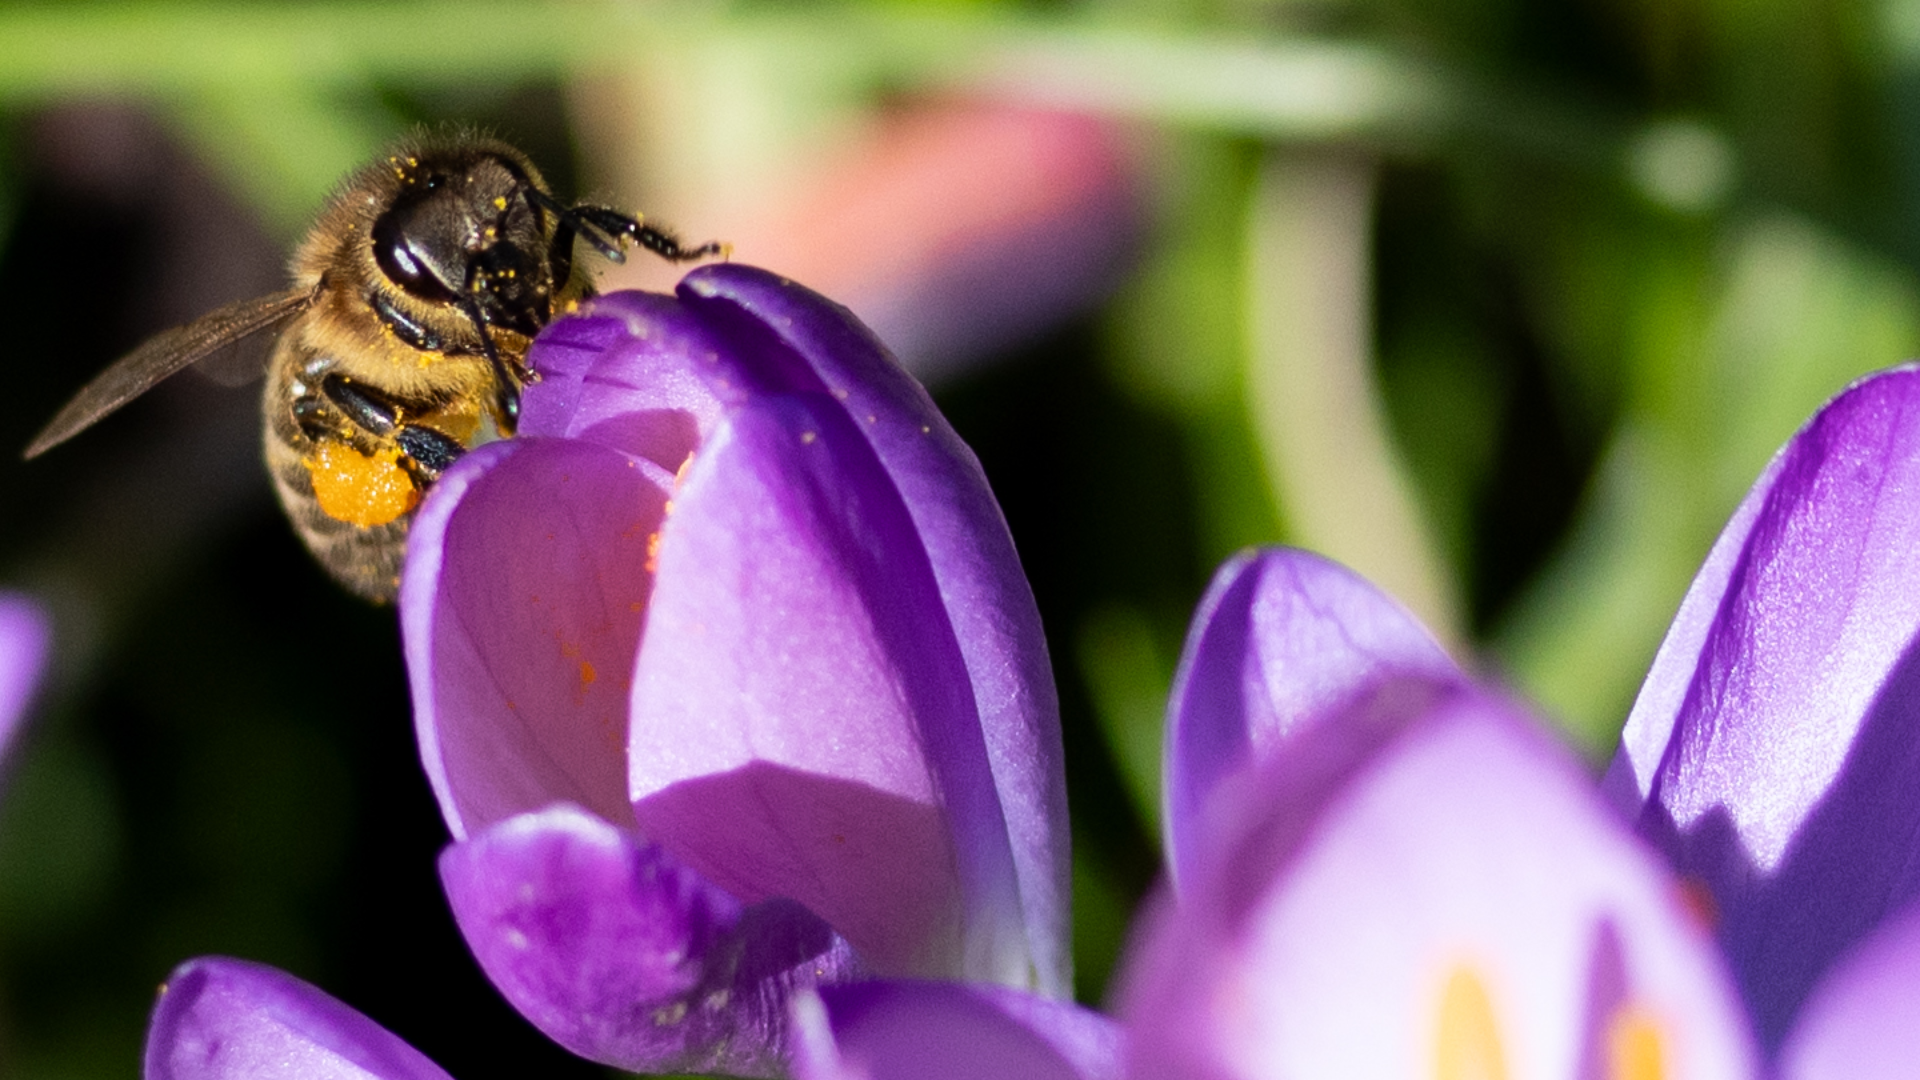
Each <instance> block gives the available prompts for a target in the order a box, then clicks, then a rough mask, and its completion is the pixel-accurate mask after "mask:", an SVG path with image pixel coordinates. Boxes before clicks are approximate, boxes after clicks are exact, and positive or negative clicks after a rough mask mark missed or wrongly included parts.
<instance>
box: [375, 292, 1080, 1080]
mask: <svg viewBox="0 0 1920 1080" xmlns="http://www.w3.org/2000/svg"><path fill="white" fill-rule="evenodd" d="M531 361H532V363H533V366H534V368H535V369H536V370H537V371H538V372H539V373H540V376H541V379H540V381H539V382H538V383H537V384H535V385H534V386H532V387H530V388H529V389H528V391H527V394H526V398H525V402H524V406H523V413H522V422H521V427H520V434H521V436H522V437H521V438H518V439H514V440H511V441H508V442H502V443H496V444H493V445H489V446H486V447H483V448H481V449H479V450H477V451H475V452H473V453H471V454H469V455H467V456H466V457H465V458H464V459H462V460H461V461H460V462H459V463H458V464H457V465H456V467H455V468H453V469H451V470H449V471H448V473H447V475H446V476H445V477H443V478H442V479H441V481H440V483H439V484H438V485H436V487H435V488H434V491H433V493H432V494H431V496H430V497H429V498H428V500H427V502H426V504H425V505H424V506H423V507H422V508H421V511H420V515H419V517H418V519H417V520H416V522H415V525H414V527H413V536H412V540H411V544H410V547H409V553H408V562H407V570H406V575H405V580H404V583H403V585H402V589H401V595H400V609H401V621H402V627H403V630H404V633H405V637H406V649H407V659H408V667H409V669H410V675H411V679H412V684H413V696H414V705H415V714H416V720H417V724H418V728H419V735H420V745H421V749H422V755H423V758H424V760H425V764H426V768H427V772H428V775H429V777H430V778H431V780H432V783H433V787H434V790H435V792H436V794H437V795H438V796H439V800H440V805H441V808H442V811H443V812H444V814H445V816H446V819H447V822H448V825H449V828H450V829H451V830H452V832H453V835H454V839H455V844H454V846H453V847H452V848H450V849H449V850H448V852H447V853H446V855H445V856H444V857H443V859H442V862H441V869H442V877H443V879H444V881H445V883H446V886H447V892H448V897H449V899H450V901H451V903H452V906H453V909H454V913H455V917H456V919H457V920H458V921H459V923H460V926H461V929H462V931H463V932H464V933H465V934H466V937H467V940H468V942H469V944H470V945H471V946H472V947H473V949H474V952H475V954H476V955H477V956H478V958H479V960H480V962H481V964H482V966H483V967H484V968H486V970H487V972H488V974H489V975H490V976H491V977H492V979H493V981H494V983H495V984H496V985H497V986H498V987H500V989H501V990H502V992H503V993H505V994H506V995H507V997H508V998H509V999H510V1000H511V1001H512V1002H513V1003H514V1005H515V1006H516V1007H517V1008H519V1009H520V1010H521V1012H523V1013H524V1014H525V1015H527V1016H528V1017H529V1018H530V1019H531V1020H533V1021H534V1023H536V1024H537V1025H539V1026H540V1027H541V1028H542V1029H543V1030H545V1031H546V1032H547V1033H548V1034H549V1035H551V1036H553V1037H554V1038H555V1039H556V1040H558V1041H559V1042H561V1043H562V1044H563V1045H565V1046H567V1047H568V1048H570V1049H572V1050H574V1051H575V1052H577V1053H580V1054H582V1055H584V1056H587V1057H590V1058H593V1059H595V1060H599V1061H603V1062H607V1063H609V1064H614V1065H618V1066H621V1067H624V1068H629V1069H644V1070H659V1069H669V1068H703V1069H724V1070H729V1071H735V1072H747V1073H771V1072H777V1071H779V1070H780V1069H781V1068H782V1067H783V1062H784V1059H785V1056H786V1053H787V1048H786V1034H785V1031H786V1000H787V997H788V995H789V994H790V993H791V992H792V991H793V990H794V989H795V988H796V987H800V986H806V985H811V984H814V983H819V982H825V981H833V980H837V979H843V978H846V977H848V976H850V975H851V974H853V973H855V972H860V973H866V974H873V975H881V976H889V977H895V976H898V977H940V978H958V979H967V980H975V981H983V982H990V983H999V984H1005V985H1009V986H1019V987H1026V988H1031V989H1034V990H1037V991H1039V992H1042V993H1045V994H1052V995H1058V994H1061V993H1064V992H1065V990H1066V988H1067V986H1068V985H1069V979H1068V971H1067V963H1068V951H1067V926H1066V904H1065V897H1066V808H1065V795H1064V780H1063V772H1062V765H1061V756H1060V734H1059V721H1058V717H1057V708H1056V702H1055V698H1054V691H1053V686H1052V682H1051V678H1050V674H1049V669H1048V662H1047V656H1046V651H1045V643H1044V641H1043V639H1042V637H1041V632H1040V624H1039V618H1038V615H1037V612H1036V609H1035V607H1034V604H1033V599H1032V596H1031V593H1030V591H1029V590H1028V587H1027V584H1026V580H1025V578H1024V577H1023V575H1022V573H1021V570H1020V566H1019V562H1018V559H1017V558H1016V556H1015V554H1014V551H1013V545H1012V541H1011V539H1010V538H1009V536H1008V534H1007V531H1006V526H1005V524H1004V522H1003V521H1002V519H1001V517H1000V513H999V509H998V506H997V504H996V503H995V502H994V500H993V496H992V494H991V492H990V491H989V490H988V488H987V484H986V480H985V478H984V476H983V475H982V473H981V472H980V469H979V466H978V464H977V463H976V462H975V460H974V458H973V456H972V454H971V453H970V452H969V451H968V450H967V448H966V447H965V445H964V444H962V443H961V442H960V440H959V438H958V437H957V436H956V435H955V434H954V433H953V431H952V429H951V428H950V427H948V425H947V424H946V422H945V420H944V419H943V418H942V417H941V416H940V414H939V412H938V411H937V410H936V409H935V408H934V406H933V404H932V402H931V401H930V400H929V399H928V397H927V396H926V394H925V392H924V391H923V390H922V389H921V388H920V387H919V386H918V384H916V383H914V382H913V381H912V379H910V378H909V377H908V376H906V375H905V374H903V373H902V372H901V371H900V370H899V369H898V367H897V366H895V365H894V364H893V362H892V361H891V359H890V358H889V357H888V356H887V354H886V352H885V350H884V348H883V347H882V346H881V345H880V344H879V343H878V342H877V341H875V340H874V339H873V337H872V336H871V335H870V334H869V333H867V331H866V330H865V328H863V327H862V326H860V324H859V323H858V322H857V321H855V320H854V319H853V318H852V316H851V315H849V314H848V313H847V312H846V311H845V309H843V308H840V307H838V306H837V305H834V304H832V303H830V302H828V301H826V300H824V299H822V298H821V297H819V296H817V295H815V294H813V293H811V292H809V291H807V290H805V289H803V288H800V287H798V286H796V285H793V284H792V283H790V282H787V281H784V280H782V279H779V278H777V277H774V276H773V275H770V274H767V273H765V272H763V271H759V270H754V269H751V268H748V267H744V266H737V265H719V266H710V267H705V268H702V269H700V270H697V271H695V272H693V273H692V274H689V275H688V276H687V278H686V279H685V280H684V281H683V282H682V283H681V284H680V286H679V288H678V291H677V293H676V295H673V296H665V295H654V294H647V293H618V294H613V295H609V296H605V297H601V298H599V299H597V300H594V301H592V302H590V303H589V304H587V305H585V306H584V307H583V308H582V310H581V311H580V312H579V313H578V314H577V315H575V316H572V317H569V318H565V319H561V320H558V321H556V322H555V323H554V324H553V325H552V326H551V327H549V328H548V329H547V331H546V332H545V333H544V334H542V335H541V338H540V340H539V341H538V342H537V343H536V345H535V347H534V350H533V353H532V357H531Z"/></svg>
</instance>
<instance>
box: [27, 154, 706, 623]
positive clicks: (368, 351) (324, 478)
mask: <svg viewBox="0 0 1920 1080" xmlns="http://www.w3.org/2000/svg"><path fill="white" fill-rule="evenodd" d="M576 238H579V239H583V240H585V241H586V242H587V243H588V244H589V245H590V246H592V247H593V248H594V249H595V250H596V251H598V252H599V253H600V254H601V255H602V256H604V257H606V258H607V259H609V260H612V261H613V262H622V261H624V260H625V248H626V246H627V245H628V244H630V243H636V242H637V243H638V244H639V245H640V246H642V247H644V248H646V249H647V250H649V251H652V252H654V253H655V254H657V255H659V256H661V257H663V258H665V259H669V260H672V261H675V262H682V261H688V260H694V259H700V258H704V257H707V256H711V255H718V256H721V257H724V256H725V254H726V248H725V247H724V246H723V245H721V244H715V243H707V244H701V245H699V246H697V247H688V246H683V245H682V244H681V243H680V241H679V240H677V239H676V238H675V237H674V236H673V235H672V234H671V233H668V232H666V231H664V230H661V229H659V228H656V227H654V226H652V225H647V224H643V223H642V221H641V219H639V218H637V217H632V216H629V215H626V214H623V213H620V212H619V211H616V210H611V209H608V208H606V207H603V206H591V205H584V204H575V205H571V206H569V205H563V204H561V203H560V202H558V201H557V200H555V198H554V196H553V193H552V191H551V190H550V189H549V188H548V186H547V184H546V182H545V181H544V180H542V179H541V177H540V173H539V172H538V171H537V170H536V169H535V168H534V166H533V163H532V162H531V161H529V160H528V159H527V157H526V156H525V155H524V154H522V153H520V152H519V151H518V150H516V149H514V148H513V147H511V146H508V145H506V144H505V143H501V142H497V141H494V140H491V139H485V138H480V137H477V136H465V135H463V136H454V137H446V138H439V139H416V140H414V141H411V142H409V143H406V144H403V145H401V146H399V147H397V148H395V149H394V150H393V151H391V152H390V153H389V154H388V155H387V156H386V157H385V158H383V159H382V160H379V161H376V162H374V163H373V164H371V165H369V166H367V167H366V168H364V169H362V170H360V171H359V172H358V173H355V174H354V175H353V176H351V177H349V178H348V179H347V180H346V182H345V183H344V184H342V186H341V187H340V188H339V189H338V191H337V192H336V193H335V194H334V195H333V197H332V198H331V199H330V200H329V202H328V203H327V206H326V208H325V209H324V210H323V211H322V212H321V214H320V218H319V221H318V223H316V224H315V225H314V226H313V229H312V230H311V231H310V232H309V233H308V234H307V236H306V239H305V240H303V241H302V242H301V244H300V246H299V247H298V248H297V249H296V250H295V252H294V255H293V259H292V262H291V267H292V275H293V287H292V288H290V289H288V290H287V291H285V292H279V293H274V294H272V295H270V296H263V297H259V298H258V299H254V300H247V301H243V302H241V303H238V304H233V305H231V306H229V307H225V308H222V309H220V310H218V311H215V312H213V313H212V314H209V315H206V316H204V317H202V318H200V319H198V320H196V321H194V322H191V323H188V324H187V325H185V326H180V327H176V328H174V329H172V330H168V331H165V332H163V333H161V334H159V335H157V336H155V337H153V338H152V339H150V340H148V341H147V342H146V343H145V344H143V345H141V346H140V347H139V348H137V349H135V350H134V351H133V352H131V353H129V354H127V355H126V356H125V357H122V358H121V359H120V360H119V361H117V362H116V363H114V365H113V366H112V367H109V368H108V369H107V370H106V371H105V372H103V373H102V374H101V375H100V376H99V377H98V378H96V379H94V380H93V381H92V382H90V383H88V384H87V385H86V387H84V388H83V389H82V390H81V391H80V392H79V394H77V395H75V397H74V399H73V400H72V401H71V402H68V404H67V406H66V407H65V408H64V409H62V410H60V413H59V415H57V416H55V417H54V418H53V420H52V422H50V423H49V424H48V425H47V426H46V429H45V430H43V431H41V432H40V434H39V435H38V436H37V437H36V438H35V439H34V440H33V443H32V444H31V445H30V446H28V447H27V450H26V456H27V457H28V458H33V457H37V456H39V455H40V454H42V453H44V452H46V451H47V450H49V449H51V448H53V447H54V446H57V445H59V444H60V443H62V442H65V441H66V440H67V439H69V438H71V437H73V436H74V435H75V434H78V433H79V432H80V431H82V430H84V429H86V428H87V427H89V426H90V425H92V424H93V423H94V422H95V421H97V420H99V419H101V418H102V417H104V416H106V415H107V414H108V413H111V412H113V411H114V410H115V409H118V408H119V407H120V406H122V405H124V404H126V403H127V402H129V401H131V400H133V399H134V398H136V397H138V396H139V395H141V394H143V393H145V392H146V391H147V390H148V389H150V388H152V387H153V386H154V385H155V384H156V383H158V382H160V381H161V380H162V379H165V378H166V377H167V376H169V375H172V374H174V373H175V372H177V371H179V370H181V369H182V368H185V367H188V366H190V365H192V364H194V363H195V362H197V361H200V360H203V359H206V358H208V357H210V356H212V355H213V354H215V353H221V352H224V351H226V350H228V349H230V348H234V347H244V346H245V345H246V344H247V343H248V342H249V341H250V340H251V341H260V342H264V341H266V340H268V339H269V338H268V336H269V335H270V336H271V338H270V340H271V349H270V352H269V353H268V355H267V361H266V374H267V380H266V388H265V392H264V393H263V395H262V397H261V407H262V412H263V414H264V425H263V426H264V433H263V441H264V443H265V447H266V460H267V468H268V472H269V473H270V474H271V475H272V477H273V483H274V488H275V490H276V491H277V492H278V494H279V497H280V504H281V506H282V507H283V508H284V509H285V510H286V512H287V516H288V518H290V519H291V520H292V522H293V525H294V528H295V529H296V530H298V531H299V533H300V537H301V539H302V540H304V541H305V542H306V545H307V548H308V549H309V550H310V551H312V552H313V554H314V556H315V557H316V558H317V559H319V560H320V564H321V565H322V566H324V567H326V568H327V570H328V571H329V572H330V573H332V574H333V576H334V577H335V578H336V579H338V580H339V581H340V582H341V584H343V585H345V586H346V587H347V588H348V589H350V590H352V591H353V592H355V593H358V594H359V595H361V596H363V597H366V598H368V599H370V600H374V601H387V600H391V599H392V598H393V596H394V594H395V592H396V591H397V590H398V588H399V578H400V564H401V560H402V558H403V557H404V555H405V554H406V538H407V528H408V525H409V524H410V523H411V521H412V520H413V514H414V511H415V508H416V507H418V506H419V504H420V499H421V497H422V495H423V494H424V493H425V491H426V489H427V488H428V487H429V486H431V485H432V484H433V482H434V481H435V480H436V479H438V478H439V476H440V474H441V472H442V471H443V470H445V469H446V468H447V467H448V466H450V465H452V464H453V462H454V461H455V460H456V459H458V458H459V457H460V455H461V454H463V453H465V452H466V451H467V450H469V449H471V448H473V447H475V446H478V445H480V444H481V443H484V442H488V441H491V440H493V439H497V438H501V437H505V436H510V435H512V434H513V433H514V429H515V427H516V426H517V423H518V420H519V415H520V391H521V389H522V388H523V387H524V386H526V384H527V383H528V382H529V381H530V380H532V379H533V378H535V377H536V376H535V375H534V374H533V372H531V371H530V370H529V369H528V368H527V366H526V357H527V349H528V347H529V346H530V345H531V344H532V342H533V337H534V335H535V334H537V333H538V332H539V331H540V329H541V328H542V327H544V326H545V325H546V324H547V323H548V322H549V321H550V320H551V319H552V318H553V317H554V316H555V314H557V313H559V312H563V311H565V310H567V309H568V307H569V306H570V305H572V304H573V303H575V302H577V301H578V300H580V299H583V298H585V297H588V296H591V295H593V286H592V284H591V282H590V281H589V280H588V278H587V276H586V275H585V274H584V273H583V272H581V271H580V270H579V269H578V268H576V267H575V266H574V262H573V247H574V240H575V239H576Z"/></svg>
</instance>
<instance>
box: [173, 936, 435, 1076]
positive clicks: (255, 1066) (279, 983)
mask: <svg viewBox="0 0 1920 1080" xmlns="http://www.w3.org/2000/svg"><path fill="white" fill-rule="evenodd" d="M145 1077H146V1080H449V1078H448V1076H447V1074H446V1073H445V1072H444V1071H442V1070H441V1068H440V1067H439V1066H438V1065H435V1064H434V1063H433V1062H431V1061H429V1060H427V1058H426V1056H425V1055H424V1054H422V1053H420V1051H418V1050H415V1049H414V1048H413V1047H411V1046H408V1045H407V1044H406V1043H405V1042H403V1041H402V1040H401V1039H400V1037H399V1036H397V1035H395V1034H393V1033H392V1032H390V1031H388V1030H387V1029H386V1028H383V1027H381V1026H380V1025H379V1024H376V1023H374V1022H373V1021H372V1020H369V1019H367V1018H366V1017H365V1016H362V1015H361V1014H360V1013H358V1012H356V1011H354V1010H353V1009H352V1008H349V1007H348V1006H346V1005H343V1004H341V1003H340V1002H339V1001H337V1000H335V999H334V998H332V997H329V996H327V995H326V994H325V993H322V992H321V991H319V990H317V989H315V988H314V987H313V986H310V985H308V984H307V983H304V982H302V981H300V980H299V979H296V978H294V977H293V976H291V975H288V974H287V973H285V972H283V971H279V970H276V969H274V968H270V967H267V966H265V965H262V964H254V963H249V962H247V961H245V960H230V959H227V958H225V957H218V956H213V957H204V958H201V959H199V960H189V961H188V962H186V963H184V964H182V965H180V966H179V967H178V968H175V969H174V972H173V974H172V975H170V976H168V977H167V982H166V985H164V986H163V987H161V989H160V1000H159V1002H158V1003H156V1004H155V1005H154V1008H153V1019H152V1021H151V1023H149V1025H148V1027H147V1052H146V1072H145Z"/></svg>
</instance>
